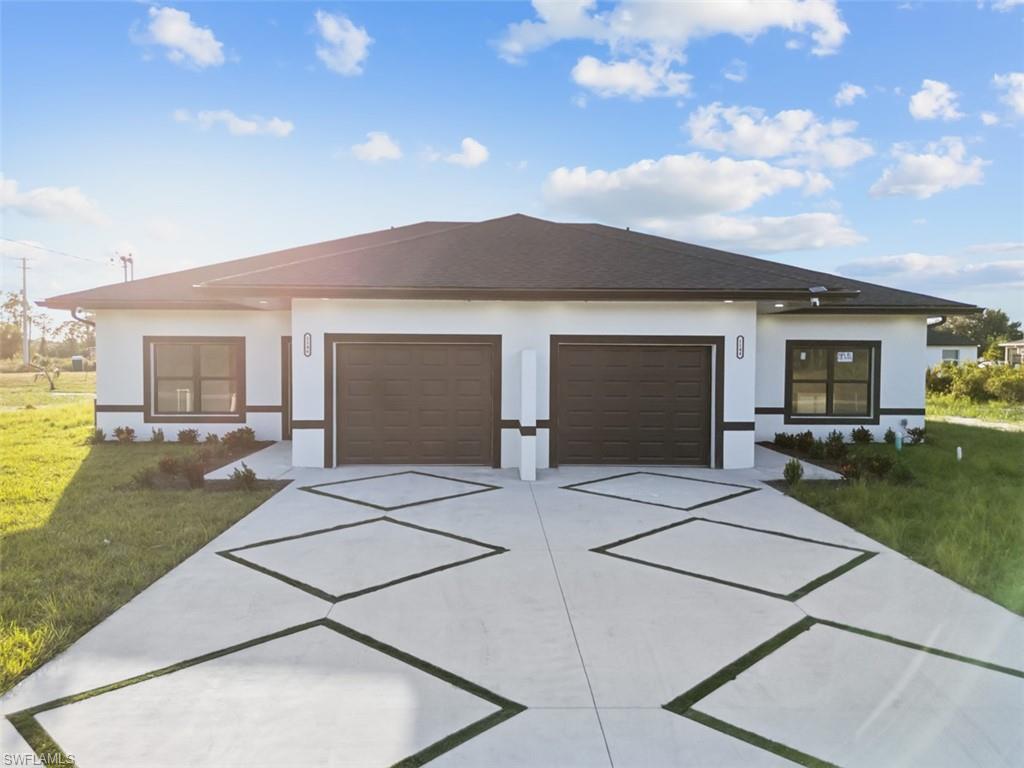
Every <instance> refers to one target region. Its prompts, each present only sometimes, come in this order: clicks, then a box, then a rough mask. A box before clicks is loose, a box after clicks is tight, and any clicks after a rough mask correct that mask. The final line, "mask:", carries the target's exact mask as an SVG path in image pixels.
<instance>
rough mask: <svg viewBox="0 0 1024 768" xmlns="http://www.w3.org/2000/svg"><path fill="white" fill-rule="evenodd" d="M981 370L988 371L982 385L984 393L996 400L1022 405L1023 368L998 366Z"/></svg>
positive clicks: (1023, 397)
mask: <svg viewBox="0 0 1024 768" xmlns="http://www.w3.org/2000/svg"><path fill="white" fill-rule="evenodd" d="M982 370H986V371H989V374H988V379H987V380H986V381H985V383H984V388H985V392H986V393H988V394H989V395H991V396H992V397H993V398H995V399H996V400H1005V401H1006V402H1008V403H1024V368H1011V367H1009V366H1006V365H1000V366H995V367H992V368H986V369H982Z"/></svg>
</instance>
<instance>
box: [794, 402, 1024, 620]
mask: <svg viewBox="0 0 1024 768" xmlns="http://www.w3.org/2000/svg"><path fill="white" fill-rule="evenodd" d="M957 446H961V447H962V448H963V452H964V458H963V461H962V462H957V460H956V447H957ZM874 450H886V451H891V450H893V449H892V448H891V447H889V446H877V447H875V448H874ZM903 456H904V458H905V461H906V463H907V465H908V466H909V467H910V469H911V470H912V471H913V472H914V475H915V481H914V482H913V483H911V484H910V485H906V486H900V485H894V484H891V483H889V482H877V481H875V482H872V481H858V482H854V483H835V482H828V481H818V482H813V481H804V482H801V483H799V484H798V485H797V486H796V487H795V488H793V489H791V491H790V493H791V494H792V495H793V496H794V497H796V498H797V499H799V500H800V501H802V502H804V503H806V504H809V505H810V506H812V507H814V508H815V509H818V510H821V511H822V512H824V513H825V514H827V515H829V516H831V517H834V518H835V519H837V520H839V521H841V522H843V523H846V524H847V525H850V526H852V527H853V528H856V529H857V530H858V531H861V532H862V533H864V534H866V535H868V536H870V537H872V538H874V539H877V540H878V541H881V542H882V543H884V544H887V545H888V546H890V547H892V548H893V549H896V550H898V551H900V552H902V553H903V554H905V555H907V556H908V557H910V558H912V559H914V560H916V561H917V562H919V563H921V564H922V565H925V566H927V567H929V568H931V569H933V570H935V571H938V572H939V573H942V574H944V575H946V576H948V577H949V578H951V579H953V580H954V581H957V582H959V583H960V584H963V585H964V586H965V587H967V588H969V589H971V590H973V591H975V592H977V593H979V594H982V595H985V596H986V597H989V598H991V599H992V600H994V601H995V602H997V603H1000V604H1002V605H1004V606H1006V607H1007V608H1009V609H1010V610H1012V611H1015V612H1016V613H1020V614H1024V493H1022V489H1024V461H1022V459H1024V434H1019V433H1011V432H1001V431H998V430H993V429H986V428H983V427H965V426H960V425H956V424H944V423H942V422H936V421H929V422H928V433H927V440H926V442H925V443H924V444H923V445H918V446H913V447H908V448H905V449H904V451H903Z"/></svg>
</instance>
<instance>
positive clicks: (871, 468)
mask: <svg viewBox="0 0 1024 768" xmlns="http://www.w3.org/2000/svg"><path fill="white" fill-rule="evenodd" d="M863 462H864V471H865V472H867V473H868V474H870V475H873V476H874V477H877V478H878V479H879V480H881V479H883V478H884V477H885V476H886V475H888V474H889V472H890V471H891V470H892V468H893V465H895V464H896V459H894V458H893V457H892V456H890V455H888V454H884V453H873V454H871V455H870V456H865V457H864V459H863Z"/></svg>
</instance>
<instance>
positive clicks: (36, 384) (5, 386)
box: [0, 372, 96, 411]
mask: <svg viewBox="0 0 1024 768" xmlns="http://www.w3.org/2000/svg"><path fill="white" fill-rule="evenodd" d="M33 379H35V380H33ZM55 384H56V385H57V391H56V392H50V384H49V382H47V381H46V377H45V376H41V375H40V376H38V378H37V376H36V374H33V373H0V411H7V410H11V409H15V408H24V407H25V406H27V405H31V406H32V407H34V408H37V407H39V406H41V405H57V404H59V403H69V402H75V401H80V400H83V399H91V398H92V393H93V392H95V391H96V374H95V372H90V373H62V374H61V375H60V376H59V377H58V378H57V380H56V382H55Z"/></svg>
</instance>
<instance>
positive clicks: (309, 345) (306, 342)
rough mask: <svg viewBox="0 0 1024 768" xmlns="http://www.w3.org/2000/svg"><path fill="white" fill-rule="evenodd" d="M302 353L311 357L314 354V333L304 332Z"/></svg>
mask: <svg viewBox="0 0 1024 768" xmlns="http://www.w3.org/2000/svg"><path fill="white" fill-rule="evenodd" d="M302 354H303V355H305V356H306V357H309V356H310V355H312V354H313V334H311V333H304V334H302Z"/></svg>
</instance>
